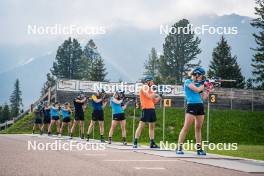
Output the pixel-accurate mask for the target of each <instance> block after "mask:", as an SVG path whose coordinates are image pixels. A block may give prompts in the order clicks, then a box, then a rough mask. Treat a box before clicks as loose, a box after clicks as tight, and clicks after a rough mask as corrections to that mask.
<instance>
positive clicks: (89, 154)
mask: <svg viewBox="0 0 264 176" xmlns="http://www.w3.org/2000/svg"><path fill="white" fill-rule="evenodd" d="M85 155H86V156H106V154H97V153H96V154H91V153H88V154H85Z"/></svg>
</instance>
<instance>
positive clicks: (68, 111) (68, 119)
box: [60, 102, 72, 136]
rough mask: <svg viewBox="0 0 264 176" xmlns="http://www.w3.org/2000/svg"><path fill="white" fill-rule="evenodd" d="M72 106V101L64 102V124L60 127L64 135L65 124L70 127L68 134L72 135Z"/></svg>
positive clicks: (62, 112)
mask: <svg viewBox="0 0 264 176" xmlns="http://www.w3.org/2000/svg"><path fill="white" fill-rule="evenodd" d="M71 113H72V111H71V108H70V103H68V102H66V103H64V106H63V107H62V108H61V116H62V124H61V128H60V136H61V135H62V132H63V128H64V126H65V125H67V127H68V135H70V127H71Z"/></svg>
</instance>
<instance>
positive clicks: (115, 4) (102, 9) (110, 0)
mask: <svg viewBox="0 0 264 176" xmlns="http://www.w3.org/2000/svg"><path fill="white" fill-rule="evenodd" d="M254 6H255V3H254V0H242V1H241V0H221V1H219V0H104V1H103V0H50V1H48V0H37V1H36V0H1V2H0V26H1V28H0V37H1V41H0V42H1V43H0V44H18V45H19V44H23V43H27V42H37V41H39V40H40V39H41V37H40V36H37V37H35V36H33V37H32V36H31V37H29V36H28V35H27V26H28V25H31V24H36V25H54V24H65V25H71V24H74V25H89V26H105V27H106V28H110V29H111V28H114V27H119V25H120V24H129V25H132V26H135V27H138V28H153V27H157V26H160V24H164V23H168V22H171V21H173V20H175V19H179V18H182V17H185V18H186V17H192V16H197V15H209V14H217V15H224V14H231V13H236V14H239V15H243V16H250V17H254Z"/></svg>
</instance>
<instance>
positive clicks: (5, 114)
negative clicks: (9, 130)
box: [1, 104, 11, 123]
mask: <svg viewBox="0 0 264 176" xmlns="http://www.w3.org/2000/svg"><path fill="white" fill-rule="evenodd" d="M10 117H11V116H10V110H9V106H8V105H7V104H5V105H4V108H3V111H2V118H1V123H4V122H5V121H7V120H9V119H10Z"/></svg>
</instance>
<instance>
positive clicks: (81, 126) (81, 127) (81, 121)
mask: <svg viewBox="0 0 264 176" xmlns="http://www.w3.org/2000/svg"><path fill="white" fill-rule="evenodd" d="M83 123H84V121H83V120H80V129H81V137H82V135H83V132H84V128H83Z"/></svg>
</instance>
